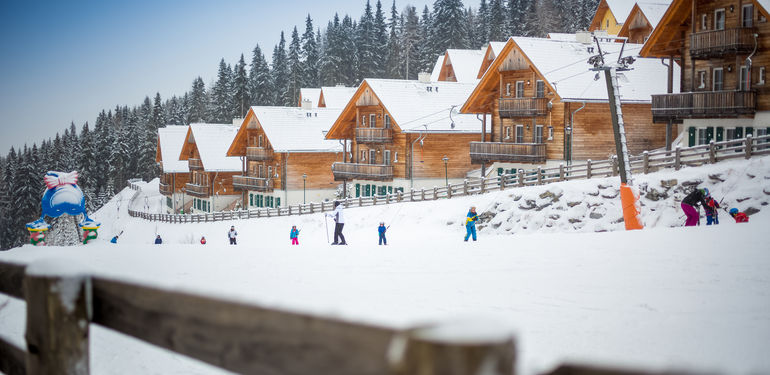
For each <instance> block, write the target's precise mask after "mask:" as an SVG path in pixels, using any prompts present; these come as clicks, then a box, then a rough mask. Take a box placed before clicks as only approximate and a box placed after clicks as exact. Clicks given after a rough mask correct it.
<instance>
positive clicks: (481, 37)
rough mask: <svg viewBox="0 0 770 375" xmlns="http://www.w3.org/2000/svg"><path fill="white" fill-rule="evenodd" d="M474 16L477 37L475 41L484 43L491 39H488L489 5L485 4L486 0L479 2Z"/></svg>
mask: <svg viewBox="0 0 770 375" xmlns="http://www.w3.org/2000/svg"><path fill="white" fill-rule="evenodd" d="M501 1H502V0H501ZM476 17H477V19H476V27H477V31H476V37H477V38H478V39H477V40H476V42H477V43H478V42H481V45H484V44H486V42H488V41H490V40H491V39H489V5H487V0H481V3H479V10H478V12H476Z"/></svg>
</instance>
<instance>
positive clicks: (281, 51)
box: [270, 31, 295, 106]
mask: <svg viewBox="0 0 770 375" xmlns="http://www.w3.org/2000/svg"><path fill="white" fill-rule="evenodd" d="M287 59H288V58H287V57H286V38H284V35H283V31H281V39H280V41H279V42H278V45H276V46H275V48H273V65H272V69H271V71H270V75H271V76H272V77H273V88H274V95H275V96H274V97H273V100H272V103H271V104H272V105H281V106H292V105H295V103H292V101H291V91H289V79H290V76H289V75H290V72H289V66H288V62H287Z"/></svg>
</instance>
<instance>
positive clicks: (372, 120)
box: [369, 114, 377, 128]
mask: <svg viewBox="0 0 770 375" xmlns="http://www.w3.org/2000/svg"><path fill="white" fill-rule="evenodd" d="M369 127H370V128H376V127H377V115H375V114H371V115H369Z"/></svg>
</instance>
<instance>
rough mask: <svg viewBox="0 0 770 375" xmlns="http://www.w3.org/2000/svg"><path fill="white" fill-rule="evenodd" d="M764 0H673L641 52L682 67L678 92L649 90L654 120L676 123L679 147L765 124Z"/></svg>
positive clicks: (769, 33) (768, 53)
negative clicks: (653, 92) (652, 93)
mask: <svg viewBox="0 0 770 375" xmlns="http://www.w3.org/2000/svg"><path fill="white" fill-rule="evenodd" d="M769 9H770V1H768V0H763V1H750V0H749V1H745V0H744V1H712V0H709V1H705V0H674V1H673V2H672V4H671V6H669V7H668V9H667V11H666V12H665V14H664V15H663V17H662V19H661V21H660V23H659V24H658V26H657V27H656V28H655V30H654V31H653V33H652V34H651V35H650V37H649V39H648V40H647V43H645V45H644V48H643V49H642V50H641V53H640V54H641V55H642V56H645V57H656V58H661V59H665V60H667V61H668V64H669V65H670V66H681V70H680V71H679V72H678V73H679V74H677V72H673V71H672V72H670V73H669V76H668V77H669V82H670V83H672V84H676V83H679V84H680V86H681V88H682V89H681V91H680V90H676V89H672V87H671V85H670V86H669V88H668V90H667V91H665V92H664V91H663V90H661V91H659V92H657V93H656V95H653V97H652V115H653V118H654V119H655V121H665V122H668V123H669V124H672V123H676V124H679V134H680V136H679V138H678V139H679V140H680V143H681V144H683V145H685V146H694V145H698V144H707V143H709V142H710V141H711V140H715V141H722V140H731V139H736V138H742V137H744V136H745V135H747V134H755V135H765V134H767V132H768V126H770V91H768V84H770V83H768V82H767V76H766V68H767V67H768V66H769V65H770V50H768V47H770V23H768V17H770V14H768V10H769Z"/></svg>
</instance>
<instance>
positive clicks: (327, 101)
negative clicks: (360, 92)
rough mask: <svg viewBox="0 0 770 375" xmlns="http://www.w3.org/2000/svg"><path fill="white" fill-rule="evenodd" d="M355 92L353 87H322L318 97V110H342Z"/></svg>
mask: <svg viewBox="0 0 770 375" xmlns="http://www.w3.org/2000/svg"><path fill="white" fill-rule="evenodd" d="M355 92H356V88H355V87H347V86H324V87H321V93H320V94H319V96H318V108H342V107H344V106H345V105H346V104H348V101H350V97H352V96H353V94H354V93H355Z"/></svg>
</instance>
